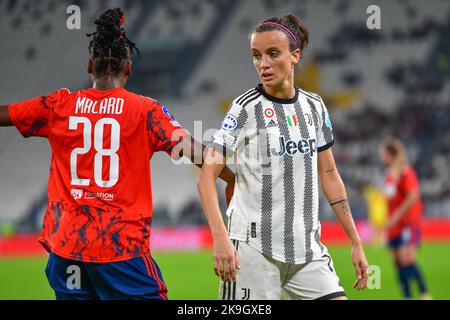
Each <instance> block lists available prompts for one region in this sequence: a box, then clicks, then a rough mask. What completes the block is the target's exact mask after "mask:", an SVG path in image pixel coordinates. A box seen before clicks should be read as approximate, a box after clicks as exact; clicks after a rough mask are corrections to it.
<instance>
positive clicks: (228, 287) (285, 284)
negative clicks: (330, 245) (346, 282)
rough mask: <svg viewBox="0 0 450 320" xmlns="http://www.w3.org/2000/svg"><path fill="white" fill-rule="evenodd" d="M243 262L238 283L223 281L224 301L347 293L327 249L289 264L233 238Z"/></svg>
mask: <svg viewBox="0 0 450 320" xmlns="http://www.w3.org/2000/svg"><path fill="white" fill-rule="evenodd" d="M232 242H233V244H234V245H235V247H236V250H237V253H238V258H239V261H240V269H239V270H238V272H237V278H236V282H221V284H220V289H219V299H222V300H280V299H281V298H283V299H287V300H312V299H332V298H336V297H340V296H345V291H344V288H343V287H342V285H341V283H340V281H339V277H338V276H337V274H336V272H335V270H334V266H333V260H332V259H331V257H330V255H329V254H328V252H327V251H324V254H323V256H322V257H321V258H320V259H317V260H313V261H311V262H309V263H305V264H287V263H284V262H280V261H277V260H275V259H273V258H269V257H266V256H264V255H263V254H262V253H260V252H259V251H257V250H256V249H254V248H252V247H250V246H249V245H248V244H247V243H245V242H243V241H237V240H232Z"/></svg>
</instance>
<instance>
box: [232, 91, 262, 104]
mask: <svg viewBox="0 0 450 320" xmlns="http://www.w3.org/2000/svg"><path fill="white" fill-rule="evenodd" d="M260 96H261V93H260V92H258V90H256V89H255V88H253V89H250V90H248V91H247V92H246V93H244V94H242V95H240V96H239V97H237V98H236V100H235V102H236V104H238V105H240V106H242V107H243V108H245V107H246V106H247V105H248V104H249V103H250V102H251V101H254V100H256V99H258V98H259V97H260Z"/></svg>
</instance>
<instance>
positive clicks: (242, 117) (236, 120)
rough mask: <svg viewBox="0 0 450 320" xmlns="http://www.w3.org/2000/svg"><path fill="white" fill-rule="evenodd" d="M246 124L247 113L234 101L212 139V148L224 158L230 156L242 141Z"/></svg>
mask: <svg viewBox="0 0 450 320" xmlns="http://www.w3.org/2000/svg"><path fill="white" fill-rule="evenodd" d="M247 123H248V113H247V111H246V110H245V108H244V107H242V106H241V105H240V104H238V103H236V100H235V101H233V103H232V104H231V107H230V109H229V110H228V113H227V114H226V116H225V118H224V119H223V121H222V126H221V128H220V130H218V131H217V132H216V134H215V135H214V137H213V139H212V144H211V145H212V147H214V148H215V149H216V150H218V151H219V152H221V153H222V154H224V155H226V156H232V155H233V154H234V153H235V152H236V150H237V149H238V147H239V145H240V144H241V143H242V141H243V139H244V136H245V134H244V133H245V128H246V126H247Z"/></svg>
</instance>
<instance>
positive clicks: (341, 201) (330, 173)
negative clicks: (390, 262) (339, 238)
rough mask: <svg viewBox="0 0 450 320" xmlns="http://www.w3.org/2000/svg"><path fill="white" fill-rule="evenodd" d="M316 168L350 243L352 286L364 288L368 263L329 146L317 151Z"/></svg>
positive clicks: (324, 190)
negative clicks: (353, 274)
mask: <svg viewBox="0 0 450 320" xmlns="http://www.w3.org/2000/svg"><path fill="white" fill-rule="evenodd" d="M318 169H319V178H320V184H321V187H322V190H323V192H324V194H325V196H326V198H327V199H328V202H329V203H330V205H331V207H332V209H333V211H334V213H335V214H336V217H337V218H338V220H339V222H340V224H341V225H342V227H343V228H344V230H345V232H346V233H347V236H348V237H349V238H350V241H351V244H352V260H353V266H354V268H355V273H356V277H357V280H356V282H355V284H354V288H356V289H357V290H360V289H364V288H365V287H366V284H367V278H368V277H369V275H368V267H369V265H368V263H367V259H366V256H365V254H364V248H363V246H362V243H361V239H360V238H359V235H358V231H357V229H356V226H355V222H354V221H353V217H352V213H351V210H350V204H349V202H348V199H347V192H346V190H345V186H344V183H343V182H342V179H341V176H340V175H339V172H338V170H337V168H336V164H335V161H334V157H333V152H332V151H331V148H329V149H327V150H324V151H322V152H319V154H318Z"/></svg>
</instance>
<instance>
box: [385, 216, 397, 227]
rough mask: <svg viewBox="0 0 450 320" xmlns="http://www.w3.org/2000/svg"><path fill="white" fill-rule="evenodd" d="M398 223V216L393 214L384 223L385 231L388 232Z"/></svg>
mask: <svg viewBox="0 0 450 320" xmlns="http://www.w3.org/2000/svg"><path fill="white" fill-rule="evenodd" d="M399 221H400V218H399V216H398V214H393V215H392V217H391V218H390V219H389V220H388V222H387V223H386V226H385V229H386V230H389V229H391V228H392V227H393V226H395V225H396V224H397V223H398V222H399Z"/></svg>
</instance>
